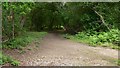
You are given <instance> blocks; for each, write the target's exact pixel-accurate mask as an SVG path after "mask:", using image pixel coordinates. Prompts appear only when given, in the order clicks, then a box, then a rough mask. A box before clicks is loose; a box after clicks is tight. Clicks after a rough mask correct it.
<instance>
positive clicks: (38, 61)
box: [3, 33, 118, 66]
mask: <svg viewBox="0 0 120 68" xmlns="http://www.w3.org/2000/svg"><path fill="white" fill-rule="evenodd" d="M3 52H4V53H5V54H7V55H10V56H12V57H13V58H15V59H17V60H19V61H20V62H21V64H20V66H117V65H116V64H115V63H114V59H118V51H117V50H113V49H109V48H103V47H91V46H88V45H85V44H82V43H77V42H74V41H71V40H68V39H65V38H63V37H62V36H61V35H60V34H57V33H48V35H46V36H45V37H44V38H43V39H42V40H41V39H40V40H35V42H31V43H30V44H29V45H28V46H27V47H25V48H24V49H23V50H22V51H20V50H15V49H14V50H3Z"/></svg>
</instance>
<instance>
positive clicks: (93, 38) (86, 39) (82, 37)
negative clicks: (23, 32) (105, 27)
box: [69, 29, 120, 49]
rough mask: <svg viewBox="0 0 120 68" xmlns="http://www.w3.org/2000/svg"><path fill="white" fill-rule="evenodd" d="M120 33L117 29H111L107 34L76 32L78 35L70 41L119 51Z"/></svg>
mask: <svg viewBox="0 0 120 68" xmlns="http://www.w3.org/2000/svg"><path fill="white" fill-rule="evenodd" d="M119 36H120V31H119V30H118V29H111V30H110V31H107V32H96V31H90V30H89V31H86V32H78V34H76V35H73V36H72V37H70V36H69V37H70V39H73V38H74V40H76V39H77V41H79V42H83V43H88V44H89V45H91V46H99V45H101V46H104V47H107V46H109V47H111V48H113V49H116V48H117V49H119V47H118V46H119V44H120V39H119Z"/></svg>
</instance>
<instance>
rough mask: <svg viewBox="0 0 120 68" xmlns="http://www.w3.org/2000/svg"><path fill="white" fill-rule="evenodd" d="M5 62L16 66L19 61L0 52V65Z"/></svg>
mask: <svg viewBox="0 0 120 68" xmlns="http://www.w3.org/2000/svg"><path fill="white" fill-rule="evenodd" d="M6 63H10V64H11V65H13V66H18V65H19V64H20V62H19V61H17V60H15V59H13V58H12V57H10V56H6V55H4V54H2V53H0V65H2V64H6Z"/></svg>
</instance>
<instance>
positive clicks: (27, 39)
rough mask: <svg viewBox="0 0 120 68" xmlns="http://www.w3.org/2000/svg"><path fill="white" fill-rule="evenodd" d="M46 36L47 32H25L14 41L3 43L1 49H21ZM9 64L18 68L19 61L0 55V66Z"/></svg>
mask: <svg viewBox="0 0 120 68" xmlns="http://www.w3.org/2000/svg"><path fill="white" fill-rule="evenodd" d="M46 34H47V32H27V33H25V34H23V35H20V36H18V37H16V38H15V39H12V40H9V41H7V42H5V43H3V45H2V48H3V49H22V48H23V47H25V46H26V45H27V44H29V43H31V42H33V41H35V40H38V39H42V37H44V36H45V35H46ZM5 63H10V64H11V65H14V66H18V65H19V63H20V62H19V61H17V60H14V59H13V58H12V57H10V56H6V55H3V54H2V53H0V65H2V64H5Z"/></svg>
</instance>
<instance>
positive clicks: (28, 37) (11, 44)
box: [2, 32, 46, 49]
mask: <svg viewBox="0 0 120 68" xmlns="http://www.w3.org/2000/svg"><path fill="white" fill-rule="evenodd" d="M44 35H46V32H27V33H25V34H23V35H20V36H18V37H17V38H15V39H12V40H9V41H7V42H5V43H3V46H2V48H10V49H20V48H22V47H25V46H26V45H27V44H28V43H30V42H32V41H34V40H36V39H38V38H42V37H43V36H44Z"/></svg>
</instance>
